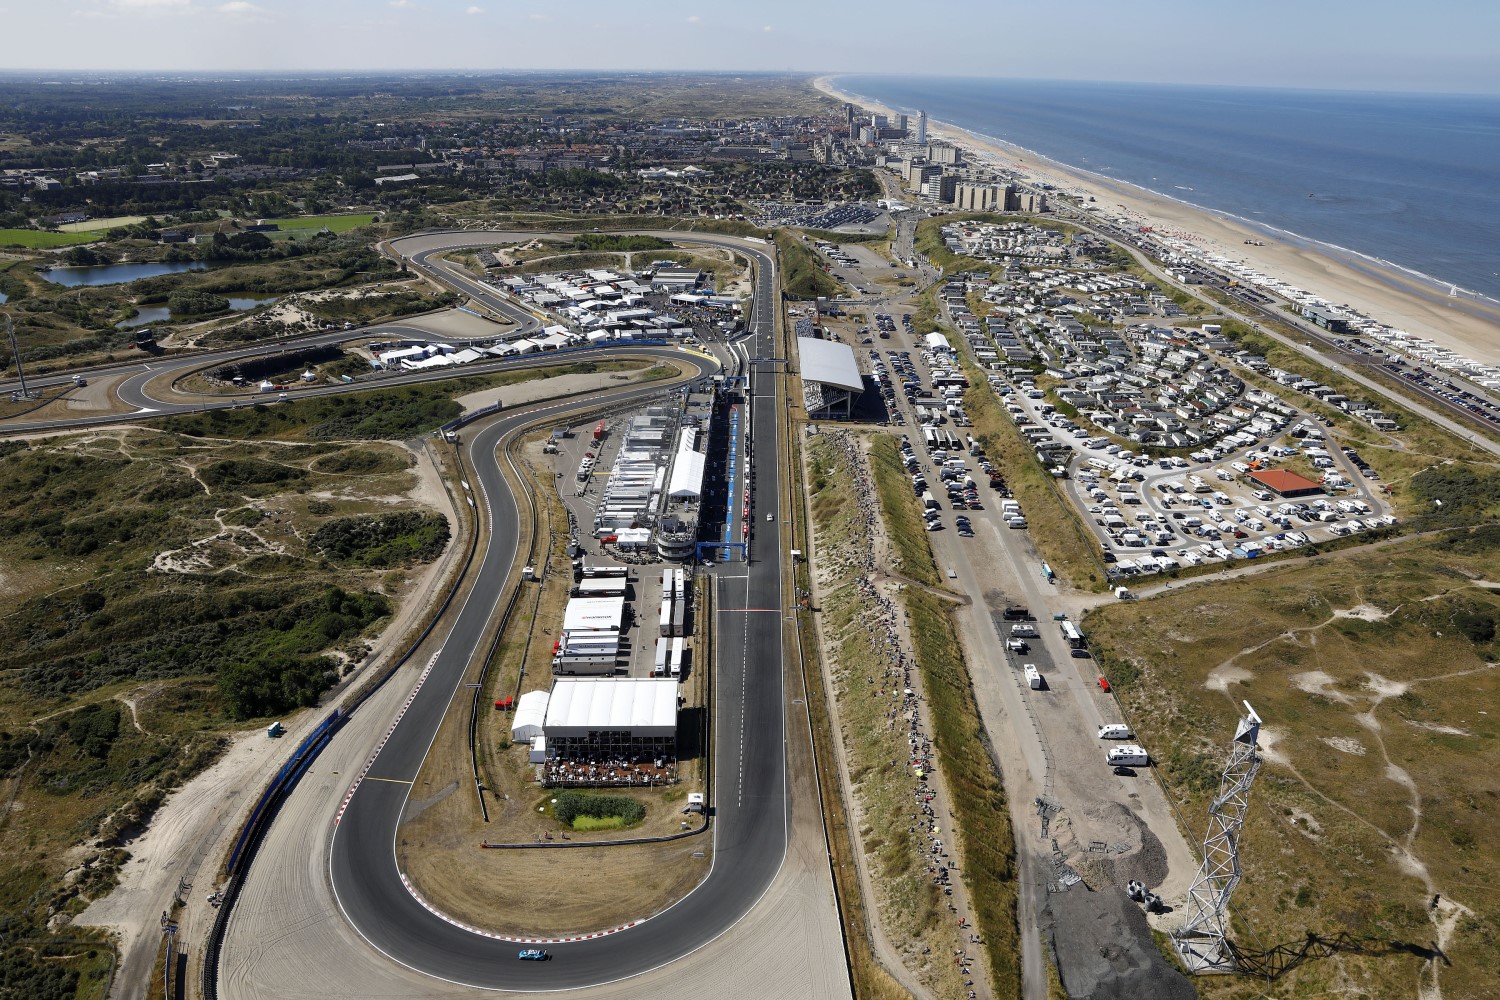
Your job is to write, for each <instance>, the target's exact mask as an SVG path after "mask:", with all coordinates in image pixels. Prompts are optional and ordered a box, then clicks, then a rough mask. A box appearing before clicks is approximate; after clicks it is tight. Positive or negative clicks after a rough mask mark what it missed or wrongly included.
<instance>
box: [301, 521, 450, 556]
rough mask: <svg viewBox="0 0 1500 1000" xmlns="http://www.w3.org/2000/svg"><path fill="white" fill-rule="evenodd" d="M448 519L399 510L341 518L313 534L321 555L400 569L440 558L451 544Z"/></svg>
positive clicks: (316, 548) (313, 539)
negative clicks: (449, 543) (407, 565)
mask: <svg viewBox="0 0 1500 1000" xmlns="http://www.w3.org/2000/svg"><path fill="white" fill-rule="evenodd" d="M448 537H449V528H448V519H447V518H446V517H444V516H443V515H441V514H423V513H421V512H420V511H414V510H408V511H399V512H397V513H394V514H376V515H365V516H360V517H340V518H335V519H334V520H332V521H329V522H327V523H326V524H324V525H323V526H322V527H320V528H318V530H317V531H315V532H313V536H312V540H311V542H310V545H311V546H312V549H313V551H314V552H319V553H322V554H324V555H327V556H330V557H332V558H335V559H339V560H342V561H344V562H352V563H358V564H359V565H361V566H397V565H403V564H405V563H410V562H413V561H416V562H427V561H428V560H431V559H436V558H437V557H438V556H439V555H440V554H441V553H442V551H443V548H444V546H446V545H447V544H448Z"/></svg>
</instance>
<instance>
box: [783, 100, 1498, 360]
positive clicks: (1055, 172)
mask: <svg viewBox="0 0 1500 1000" xmlns="http://www.w3.org/2000/svg"><path fill="white" fill-rule="evenodd" d="M813 86H814V87H815V88H816V89H818V90H819V91H821V92H822V93H824V94H827V95H828V96H829V97H832V98H834V99H835V100H839V101H847V102H849V103H851V104H854V105H855V106H857V107H862V108H866V109H868V110H870V111H874V112H877V113H883V114H887V115H891V116H894V115H895V114H896V113H897V112H896V111H895V110H893V109H891V108H889V107H886V106H885V105H882V104H880V103H879V102H876V101H871V100H868V99H865V98H857V97H855V96H853V95H851V94H846V93H843V92H842V91H839V90H838V89H836V88H835V87H834V85H833V83H832V78H831V77H826V76H825V77H819V78H818V79H816V80H814V81H813ZM927 134H928V135H929V137H932V138H938V139H943V140H946V141H948V142H950V143H952V144H954V145H956V146H960V147H963V148H965V149H967V150H969V151H971V152H973V153H975V154H977V156H978V158H980V159H984V160H988V161H989V162H990V163H992V164H993V165H994V166H996V167H998V168H1003V169H1009V170H1013V171H1015V172H1017V173H1019V174H1020V175H1021V176H1022V177H1023V178H1025V179H1027V180H1030V181H1040V182H1045V183H1048V184H1052V185H1053V186H1055V187H1057V188H1059V189H1061V190H1062V191H1064V192H1067V193H1069V194H1074V193H1079V192H1084V193H1085V196H1089V195H1091V196H1093V197H1094V199H1095V201H1096V203H1097V204H1098V205H1099V206H1100V212H1101V214H1102V215H1104V216H1106V217H1108V218H1118V217H1120V216H1128V217H1129V218H1131V219H1133V220H1136V221H1137V223H1138V224H1139V225H1148V226H1153V227H1154V228H1155V230H1156V231H1157V232H1158V233H1164V234H1168V235H1177V236H1181V237H1184V238H1187V239H1189V240H1191V241H1192V242H1193V243H1194V244H1196V245H1197V246H1199V247H1201V248H1203V250H1204V251H1205V252H1206V253H1210V254H1218V255H1220V256H1223V257H1226V258H1229V259H1231V260H1237V261H1242V262H1243V263H1245V264H1246V265H1247V266H1249V267H1251V268H1253V269H1255V270H1257V271H1259V272H1261V273H1262V274H1265V275H1268V276H1270V277H1272V278H1276V279H1278V280H1280V281H1283V282H1285V283H1286V284H1288V285H1291V286H1293V287H1296V288H1300V289H1302V290H1304V291H1307V292H1311V293H1313V294H1315V295H1318V296H1320V297H1322V298H1323V299H1326V300H1327V301H1328V302H1330V303H1333V304H1335V305H1347V306H1348V307H1350V308H1351V309H1354V310H1357V311H1358V312H1361V313H1364V314H1365V315H1367V316H1369V317H1370V318H1371V319H1373V320H1375V321H1377V322H1379V323H1383V324H1386V325H1387V326H1391V327H1394V328H1396V329H1398V330H1403V331H1405V332H1407V333H1409V334H1412V335H1414V336H1417V337H1423V338H1425V339H1427V340H1430V341H1432V342H1433V343H1434V344H1437V345H1438V346H1440V347H1446V348H1448V349H1449V350H1451V351H1454V352H1455V353H1457V354H1461V355H1463V356H1465V357H1468V358H1472V359H1474V360H1476V361H1481V362H1484V363H1486V364H1491V365H1500V308H1497V307H1495V306H1494V305H1492V304H1490V303H1489V302H1487V301H1483V300H1475V299H1469V298H1460V297H1449V296H1446V295H1443V294H1442V293H1441V290H1439V289H1435V288H1432V287H1431V286H1430V285H1429V284H1428V283H1426V282H1423V281H1420V280H1419V279H1416V278H1414V277H1412V276H1410V275H1406V274H1403V273H1401V272H1399V271H1396V270H1393V269H1389V268H1384V267H1381V266H1379V265H1377V264H1374V263H1368V264H1367V263H1365V262H1360V264H1359V266H1357V267H1356V266H1353V265H1351V264H1350V263H1347V262H1345V261H1343V260H1341V259H1339V258H1337V257H1335V256H1333V255H1332V254H1331V253H1328V252H1322V251H1320V250H1318V249H1317V248H1315V247H1313V246H1304V245H1300V244H1298V243H1295V242H1292V241H1289V240H1278V239H1276V238H1274V237H1272V236H1268V235H1267V234H1266V233H1264V232H1263V231H1261V230H1258V229H1254V228H1252V227H1250V226H1248V225H1245V224H1243V223H1240V222H1237V221H1236V220H1234V219H1231V218H1227V217H1225V216H1222V215H1218V214H1216V213H1214V212H1212V211H1209V210H1207V209H1202V208H1198V207H1197V206H1194V205H1189V204H1186V203H1184V202H1181V201H1177V200H1175V199H1172V198H1167V197H1163V196H1161V195H1157V194H1155V193H1153V192H1150V191H1147V190H1145V189H1143V188H1139V187H1136V186H1134V185H1132V184H1126V183H1123V182H1121V181H1117V180H1113V179H1111V178H1106V177H1103V176H1100V175H1098V174H1093V173H1089V172H1088V171H1084V170H1080V169H1078V168H1076V167H1072V166H1069V165H1067V164H1063V163H1057V162H1056V161H1053V160H1049V159H1047V158H1046V157H1043V156H1040V155H1039V154H1037V153H1034V152H1031V151H1030V150H1025V149H1021V148H1019V147H1016V146H1010V145H1008V144H1006V143H1001V142H998V141H995V140H992V139H988V138H981V137H979V136H976V135H974V134H973V133H970V132H968V131H966V130H964V129H962V128H959V127H957V126H955V125H952V124H950V123H948V122H939V121H935V120H929V121H928V125H927ZM1248 239H1255V240H1263V241H1264V242H1265V244H1266V245H1265V246H1252V245H1247V244H1246V243H1245V241H1246V240H1248Z"/></svg>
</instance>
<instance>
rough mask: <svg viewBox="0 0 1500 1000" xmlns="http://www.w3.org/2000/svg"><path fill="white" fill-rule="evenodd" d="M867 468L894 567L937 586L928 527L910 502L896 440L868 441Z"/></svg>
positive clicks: (910, 498) (877, 438)
mask: <svg viewBox="0 0 1500 1000" xmlns="http://www.w3.org/2000/svg"><path fill="white" fill-rule="evenodd" d="M870 465H871V468H872V471H873V472H874V474H875V492H876V493H877V494H879V496H880V507H881V511H882V512H883V513H884V515H885V530H886V535H887V537H889V538H890V540H891V545H892V547H893V548H895V550H896V557H897V558H898V559H899V560H900V562H899V563H898V564H897V565H896V566H895V567H894V568H895V569H896V571H897V572H899V573H901V574H902V575H903V576H908V577H911V578H912V579H913V580H917V581H920V582H922V583H925V584H927V585H928V586H929V587H936V586H938V584H939V582H940V578H939V576H938V570H937V562H936V561H935V560H934V559H933V558H932V546H931V545H928V544H927V527H926V525H925V523H924V522H923V520H922V514H921V511H920V510H918V509H917V506H916V504H915V503H913V502H909V501H911V500H912V492H911V482H910V481H909V480H908V479H907V478H906V470H905V469H904V468H903V467H902V465H901V453H900V451H899V449H898V448H897V447H896V439H895V438H894V437H892V436H891V435H889V434H881V435H879V436H878V437H876V438H875V439H874V440H873V441H871V442H870Z"/></svg>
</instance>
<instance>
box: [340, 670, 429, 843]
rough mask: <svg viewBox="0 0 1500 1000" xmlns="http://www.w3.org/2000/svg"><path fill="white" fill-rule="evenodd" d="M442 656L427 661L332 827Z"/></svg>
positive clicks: (366, 763)
mask: <svg viewBox="0 0 1500 1000" xmlns="http://www.w3.org/2000/svg"><path fill="white" fill-rule="evenodd" d="M442 654H443V651H442V650H441V649H439V650H438V651H437V652H436V653H433V654H432V659H430V660H428V661H427V666H426V668H425V669H424V670H423V671H422V676H420V677H418V678H417V684H416V686H415V687H413V688H412V689H411V694H409V695H407V696H406V703H405V704H403V705H402V706H401V711H399V712H397V713H396V718H395V719H394V720H393V721H392V722H391V728H389V729H387V730H386V731H385V735H384V736H382V737H380V742H379V743H377V744H375V749H374V750H373V751H372V752H371V753H370V759H369V760H367V761H365V766H364V767H362V768H360V771H359V777H357V778H355V779H354V784H352V785H350V786H349V791H348V792H347V793H345V795H344V801H343V802H340V803H339V811H338V813H337V814H336V815H335V816H334V817H333V825H334V826H338V825H339V821H340V820H342V819H343V818H344V810H345V809H348V808H349V800H350V799H352V798H354V793H355V792H357V791H359V786H360V782H362V781H364V780H365V775H367V774H369V773H370V768H371V767H373V766H374V765H375V758H376V757H379V756H380V751H382V750H384V749H385V744H386V741H387V740H389V739H390V738H391V734H392V733H394V732H395V731H396V727H397V726H399V725H401V719H402V717H403V716H405V715H406V710H407V709H408V708H411V703H412V702H414V701H416V700H417V692H419V691H421V690H422V685H423V684H425V683H427V675H428V674H430V673H432V668H433V667H435V666H437V659H438V657H439V656H441V655H442Z"/></svg>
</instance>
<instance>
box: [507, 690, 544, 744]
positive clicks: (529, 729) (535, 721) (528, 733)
mask: <svg viewBox="0 0 1500 1000" xmlns="http://www.w3.org/2000/svg"><path fill="white" fill-rule="evenodd" d="M550 699H551V695H549V694H548V693H547V692H546V691H528V692H526V693H525V694H523V695H521V700H520V701H519V702H517V703H516V714H515V717H514V718H512V719H511V722H510V738H511V741H512V742H514V743H529V742H531V741H532V740H534V739H536V738H537V737H538V736H541V735H542V724H543V722H545V721H546V718H547V702H548V701H549V700H550Z"/></svg>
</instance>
